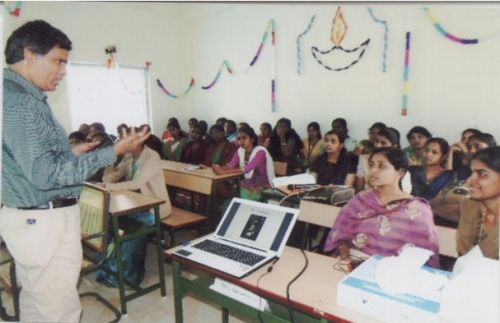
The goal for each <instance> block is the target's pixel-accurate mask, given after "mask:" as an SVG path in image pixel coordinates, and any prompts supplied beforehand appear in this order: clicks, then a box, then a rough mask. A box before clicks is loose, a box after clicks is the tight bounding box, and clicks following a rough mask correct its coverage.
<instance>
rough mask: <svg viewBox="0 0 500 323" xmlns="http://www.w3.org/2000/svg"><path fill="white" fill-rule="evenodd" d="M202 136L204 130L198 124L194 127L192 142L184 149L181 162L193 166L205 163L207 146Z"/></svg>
mask: <svg viewBox="0 0 500 323" xmlns="http://www.w3.org/2000/svg"><path fill="white" fill-rule="evenodd" d="M202 136H203V129H201V127H200V126H199V125H198V124H196V125H194V126H193V130H191V141H190V142H188V143H187V144H186V145H185V146H184V147H183V148H182V153H181V162H183V163H188V164H193V165H200V164H201V163H203V161H204V159H205V154H206V152H207V145H205V142H204V141H203V137H202Z"/></svg>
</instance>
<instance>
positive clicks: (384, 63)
mask: <svg viewBox="0 0 500 323" xmlns="http://www.w3.org/2000/svg"><path fill="white" fill-rule="evenodd" d="M367 8H368V12H369V13H370V16H371V17H372V19H373V21H375V22H376V23H378V24H382V25H383V26H384V52H383V54H382V72H383V73H385V72H386V71H387V48H388V34H389V26H388V25H387V21H385V20H380V19H378V18H377V17H376V16H375V14H374V13H373V10H372V8H370V7H367Z"/></svg>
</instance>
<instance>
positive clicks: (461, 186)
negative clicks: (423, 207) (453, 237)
mask: <svg viewBox="0 0 500 323" xmlns="http://www.w3.org/2000/svg"><path fill="white" fill-rule="evenodd" d="M467 198H469V188H468V187H467V186H466V182H465V181H457V182H454V183H453V184H451V185H449V186H448V187H445V188H444V189H442V190H441V191H439V192H438V194H437V195H436V196H435V197H434V198H433V199H432V200H431V208H432V212H433V213H434V214H435V215H437V216H440V217H442V218H444V219H446V220H449V221H452V222H455V223H458V219H459V216H460V212H459V205H460V201H462V200H464V199H467Z"/></svg>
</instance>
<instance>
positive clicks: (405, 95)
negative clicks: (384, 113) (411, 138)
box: [401, 31, 411, 116]
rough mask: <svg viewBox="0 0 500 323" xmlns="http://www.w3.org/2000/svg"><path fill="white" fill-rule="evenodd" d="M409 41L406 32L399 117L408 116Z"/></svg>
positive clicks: (408, 34)
mask: <svg viewBox="0 0 500 323" xmlns="http://www.w3.org/2000/svg"><path fill="white" fill-rule="evenodd" d="M410 40H411V33H410V32H409V31H407V32H406V45H405V61H404V72H403V106H402V110H401V115H403V116H407V115H408V93H409V91H410V84H409V81H408V80H409V74H410Z"/></svg>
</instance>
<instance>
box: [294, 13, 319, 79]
mask: <svg viewBox="0 0 500 323" xmlns="http://www.w3.org/2000/svg"><path fill="white" fill-rule="evenodd" d="M315 19H316V15H312V17H311V19H310V20H309V24H308V25H307V28H306V30H304V31H303V32H302V33H300V34H299V35H298V36H297V74H299V75H301V67H302V54H301V48H300V40H301V39H302V37H304V35H305V34H307V33H308V32H309V31H310V30H311V28H312V25H313V23H314V20H315Z"/></svg>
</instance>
